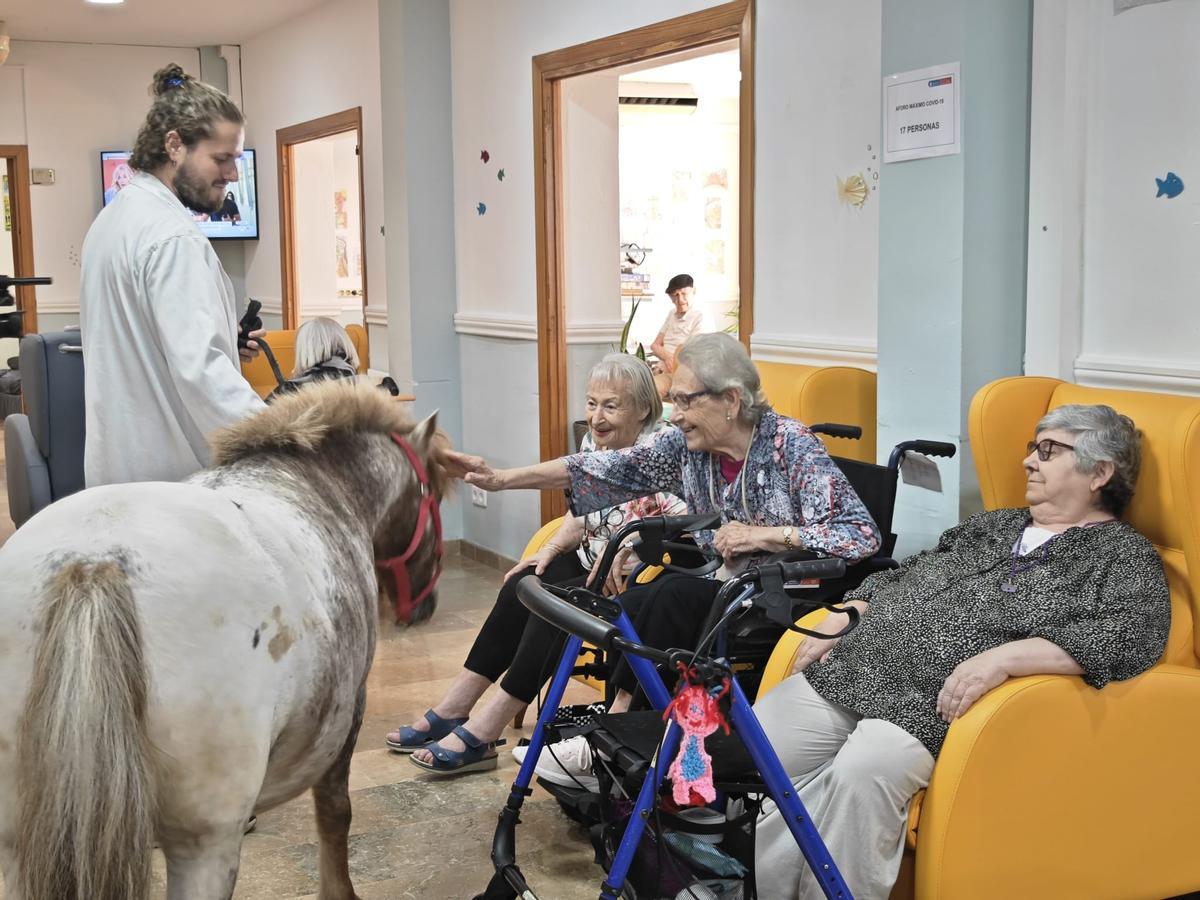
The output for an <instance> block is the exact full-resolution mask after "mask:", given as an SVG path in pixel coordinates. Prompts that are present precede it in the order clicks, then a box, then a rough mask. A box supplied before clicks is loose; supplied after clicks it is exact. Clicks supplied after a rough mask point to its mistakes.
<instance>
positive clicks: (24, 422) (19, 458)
mask: <svg viewBox="0 0 1200 900" xmlns="http://www.w3.org/2000/svg"><path fill="white" fill-rule="evenodd" d="M4 474H5V477H6V478H7V480H8V513H9V516H10V517H11V518H12V520H13V524H14V525H16V526H17V527H18V528H20V527H21V526H22V525H24V524H25V523H26V522H27V521H28V520H29V519H31V518H33V516H34V515H36V514H37V513H38V512H40V511H41V510H42V509H44V508H45V507H47V506H49V505H50V503H51V501H52V499H53V496H52V495H51V493H50V466H49V463H47V461H46V458H45V457H44V456H42V451H41V450H39V449H38V445H37V440H36V439H35V438H34V436H33V430H32V429H31V428H30V426H29V417H28V416H25V415H20V414H14V415H11V416H9V417H8V418H6V419H5V420H4Z"/></svg>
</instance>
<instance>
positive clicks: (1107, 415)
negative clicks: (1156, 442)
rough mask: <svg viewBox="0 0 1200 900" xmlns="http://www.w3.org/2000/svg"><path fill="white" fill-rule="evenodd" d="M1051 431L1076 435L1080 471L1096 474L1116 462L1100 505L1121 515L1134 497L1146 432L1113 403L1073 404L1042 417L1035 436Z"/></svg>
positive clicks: (1116, 514)
mask: <svg viewBox="0 0 1200 900" xmlns="http://www.w3.org/2000/svg"><path fill="white" fill-rule="evenodd" d="M1050 430H1059V431H1067V432H1070V433H1071V434H1072V435H1074V439H1073V440H1074V444H1075V469H1076V471H1078V472H1081V473H1083V474H1084V475H1092V474H1094V473H1095V472H1096V470H1097V469H1099V468H1100V465H1101V464H1102V463H1106V462H1108V463H1112V465H1113V474H1112V478H1110V479H1109V480H1108V483H1107V484H1105V485H1104V486H1103V487H1102V488H1100V504H1101V506H1103V507H1104V508H1105V509H1106V510H1108V511H1109V512H1110V513H1112V514H1113V515H1114V516H1120V515H1121V514H1122V513H1123V512H1124V511H1125V507H1127V506H1128V505H1129V501H1130V500H1132V499H1133V492H1134V489H1135V487H1136V486H1137V477H1138V470H1139V469H1140V468H1141V465H1142V447H1141V438H1142V433H1141V432H1140V431H1138V429H1137V426H1136V425H1134V424H1133V419H1131V418H1129V416H1123V415H1121V414H1120V413H1119V412H1117V411H1116V410H1115V409H1113V408H1112V407H1111V406H1105V405H1103V404H1095V405H1092V404H1084V403H1071V404H1068V405H1066V406H1060V407H1058V408H1057V409H1052V410H1050V412H1048V413H1046V415H1044V416H1042V418H1041V421H1039V422H1038V423H1037V429H1036V430H1035V432H1034V437H1036V436H1037V435H1038V434H1041V433H1042V432H1043V431H1050Z"/></svg>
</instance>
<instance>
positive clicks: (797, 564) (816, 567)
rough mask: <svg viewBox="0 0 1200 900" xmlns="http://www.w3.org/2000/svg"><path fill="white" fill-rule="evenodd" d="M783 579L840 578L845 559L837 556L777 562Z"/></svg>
mask: <svg viewBox="0 0 1200 900" xmlns="http://www.w3.org/2000/svg"><path fill="white" fill-rule="evenodd" d="M779 568H780V570H781V571H782V572H783V580H784V581H805V580H807V579H810V578H819V579H822V580H824V579H826V578H841V577H842V576H843V575H845V574H846V561H845V560H844V559H841V558H839V557H837V556H827V557H825V558H823V559H797V560H794V561H792V562H787V561H783V562H780V563H779Z"/></svg>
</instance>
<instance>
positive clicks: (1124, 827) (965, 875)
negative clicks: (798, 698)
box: [760, 378, 1200, 900]
mask: <svg viewBox="0 0 1200 900" xmlns="http://www.w3.org/2000/svg"><path fill="white" fill-rule="evenodd" d="M1066 403H1107V404H1108V405H1110V406H1112V407H1114V408H1115V409H1117V410H1119V411H1120V412H1123V413H1126V414H1127V415H1129V416H1131V417H1132V418H1133V420H1134V422H1136V423H1137V425H1138V427H1139V428H1140V429H1141V430H1142V432H1143V445H1142V455H1143V462H1142V473H1141V477H1140V478H1139V480H1138V491H1137V496H1136V497H1135V499H1134V502H1133V504H1132V505H1131V506H1130V509H1129V511H1128V512H1127V514H1126V518H1127V519H1128V520H1129V521H1130V522H1132V523H1133V524H1134V525H1135V526H1136V527H1137V528H1138V529H1139V530H1140V531H1141V532H1142V533H1143V534H1145V535H1146V536H1147V537H1148V538H1150V540H1151V541H1153V542H1154V544H1155V546H1156V547H1157V549H1158V551H1159V554H1160V555H1161V556H1162V558H1163V562H1164V565H1165V567H1166V570H1167V577H1168V583H1169V585H1170V589H1171V600H1172V623H1171V635H1170V638H1169V641H1168V647H1167V651H1166V654H1165V655H1164V658H1163V661H1162V662H1161V663H1159V665H1157V666H1155V667H1154V668H1153V669H1151V670H1150V671H1149V672H1146V673H1144V674H1142V675H1140V676H1139V677H1137V678H1134V679H1131V680H1129V681H1124V682H1119V683H1113V684H1110V685H1109V686H1107V687H1106V688H1104V689H1103V690H1101V691H1097V690H1094V689H1092V688H1090V687H1088V686H1087V685H1085V684H1084V683H1083V681H1082V680H1081V679H1079V678H1071V677H1066V676H1050V675H1036V676H1029V677H1025V678H1014V679H1012V680H1010V681H1008V682H1006V683H1005V684H1003V685H1001V686H1000V687H998V688H996V689H995V690H993V691H991V692H990V693H988V694H987V695H986V696H984V697H983V698H982V699H981V700H980V701H979V702H978V703H976V704H975V706H974V707H972V708H971V709H970V710H969V711H968V712H967V714H966V715H964V716H963V717H962V718H961V719H959V720H958V721H957V722H955V723H954V725H953V726H952V727H951V728H950V732H949V735H948V736H947V739H946V743H945V745H944V746H943V748H942V751H941V754H940V755H939V757H938V762H937V766H936V767H935V768H934V772H933V778H932V780H931V781H930V784H929V788H928V790H927V791H926V792H924V793H923V794H921V795H918V798H917V800H916V801H915V802H914V804H913V808H912V810H911V811H910V815H909V836H908V837H909V848H910V851H911V850H912V849H913V848H915V859H914V857H913V855H912V853H911V852H910V854H909V855H908V856H907V857H906V861H905V865H904V867H903V868H902V869H901V876H900V881H899V882H898V883H897V885H896V889H895V890H894V891H893V893H892V897H893V898H898V897H911V896H916V897H919V898H921V900H956V898H962V897H969V898H972V900H976V898H978V900H988V898H1010V897H1017V896H1020V897H1029V898H1047V900H1049V898H1055V900H1059V898H1080V900H1084V898H1086V900H1103V898H1112V900H1118V898H1119V900H1132V898H1162V897H1168V896H1173V895H1176V894H1183V893H1187V892H1188V891H1195V890H1197V889H1200V854H1197V853H1196V852H1195V843H1196V840H1197V837H1198V836H1200V778H1198V777H1197V775H1196V762H1195V753H1196V748H1197V747H1198V746H1200V658H1198V649H1200V635H1197V633H1196V630H1195V628H1194V622H1195V621H1196V614H1197V612H1198V611H1200V609H1198V606H1197V597H1198V594H1197V587H1200V400H1196V399H1193V398H1188V397H1180V396H1173V395H1167V394H1151V393H1142V392H1133V391H1113V390H1104V389H1099V388H1086V387H1080V386H1078V385H1072V384H1067V383H1065V382H1061V381H1058V380H1056V379H1050V378H1007V379H1002V380H1000V381H997V382H993V383H992V384H989V385H987V386H985V387H984V388H982V389H981V390H980V391H979V392H978V393H977V394H976V396H975V398H974V401H973V402H972V404H971V412H970V420H969V421H970V433H971V442H972V446H973V449H974V456H975V464H976V467H977V469H978V473H979V481H980V485H981V488H982V492H983V500H984V504H985V506H987V507H988V508H989V509H996V508H1000V507H1005V506H1020V505H1023V504H1024V478H1023V473H1022V470H1021V466H1020V461H1021V459H1022V458H1023V457H1024V455H1025V444H1026V442H1027V441H1028V440H1030V438H1031V437H1032V435H1033V428H1034V426H1035V425H1036V423H1037V421H1038V419H1040V418H1041V417H1042V415H1044V414H1045V413H1046V412H1047V411H1048V410H1050V409H1052V408H1054V407H1057V406H1061V405H1064V404H1066ZM805 624H811V620H810V621H806V622H805ZM799 643H800V636H798V635H793V634H789V635H787V636H786V637H785V638H784V639H783V640H782V641H781V642H780V644H779V646H778V647H777V648H776V651H775V655H774V656H772V659H771V662H770V664H769V666H768V672H767V677H765V678H764V679H763V685H762V687H761V688H760V693H761V692H764V691H766V690H767V689H769V687H771V686H773V685H774V684H775V683H776V682H777V681H778V680H779V679H780V678H782V677H785V676H786V674H787V672H788V671H790V669H791V663H792V660H793V659H794V657H795V653H796V649H797V648H798V647H799ZM768 679H769V680H768Z"/></svg>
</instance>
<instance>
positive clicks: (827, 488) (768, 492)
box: [447, 333, 879, 780]
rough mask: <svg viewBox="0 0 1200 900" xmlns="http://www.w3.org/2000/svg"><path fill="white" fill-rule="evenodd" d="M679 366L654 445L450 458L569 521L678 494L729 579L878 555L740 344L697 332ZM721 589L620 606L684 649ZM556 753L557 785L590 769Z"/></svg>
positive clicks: (667, 590) (854, 508) (671, 590)
mask: <svg viewBox="0 0 1200 900" xmlns="http://www.w3.org/2000/svg"><path fill="white" fill-rule="evenodd" d="M676 363H677V365H676V369H675V374H674V381H673V386H672V391H671V393H670V395H669V396H668V399H669V400H670V401H671V403H672V414H671V423H672V424H673V425H675V426H676V427H675V428H673V429H669V430H667V431H664V432H663V433H662V434H659V435H657V436H656V437H655V439H654V440H653V441H650V442H647V443H644V444H639V445H638V446H636V447H631V448H629V449H627V450H617V451H613V452H608V453H586V454H578V455H575V456H567V457H564V458H562V459H558V460H554V461H551V462H547V463H541V464H539V465H535V466H528V467H525V468H519V469H508V470H493V469H491V468H490V467H489V466H488V465H487V464H486V463H485V462H484V461H483V460H482V459H480V458H478V457H469V456H465V455H463V454H458V453H452V454H450V456H449V457H448V459H447V462H448V464H450V465H451V466H452V467H455V468H457V469H458V470H459V471H461V472H463V473H465V479H466V481H467V482H469V483H471V484H476V485H479V486H481V487H483V488H485V489H487V490H506V489H513V488H566V489H567V490H568V494H569V497H570V501H571V506H572V509H574V510H575V512H576V513H583V512H587V511H589V510H593V509H599V508H601V507H604V506H608V505H611V504H614V503H621V502H625V501H627V500H630V499H632V498H635V497H640V496H644V495H646V494H650V493H653V492H655V491H667V492H670V493H673V494H677V495H679V496H681V497H683V499H684V501H685V502H686V503H687V508H688V512H690V513H697V514H699V513H709V512H719V513H720V516H721V525H720V527H719V528H717V529H716V530H715V531H708V530H706V531H700V532H698V533H697V534H696V535H695V538H696V542H697V544H699V545H700V547H701V548H702V549H705V550H712V549H715V550H716V551H717V552H719V553H720V554H721V556H722V557H723V558H724V560H725V566H726V569H727V570H730V571H738V570H740V569H741V568H742V567H744V566H745V565H746V564H747V563H748V562H750V561H752V560H754V559H756V558H758V557H761V556H765V555H766V554H769V553H773V552H777V551H781V550H793V549H808V550H813V551H816V552H819V553H824V554H829V555H832V556H840V557H842V558H844V559H846V560H847V562H854V561H856V560H859V559H863V558H865V557H868V556H870V555H871V554H872V553H874V552H875V551H876V550H877V549H878V547H879V531H878V529H877V528H876V527H875V523H874V522H873V521H872V520H871V516H870V514H869V513H868V512H867V510H866V508H865V507H864V506H863V504H862V501H861V500H860V499H859V498H858V495H857V494H855V493H854V489H853V488H852V487H851V486H850V484H849V482H848V481H846V478H845V476H843V475H842V472H841V470H840V469H839V468H838V467H837V464H836V463H835V462H834V461H833V460H832V459H831V458H830V457H829V454H828V453H826V452H825V448H824V446H823V445H822V444H821V442H820V440H819V439H818V438H817V437H816V436H815V435H813V433H812V432H810V431H809V430H808V429H807V428H806V427H805V426H804V425H802V424H801V423H799V422H797V421H796V420H794V419H789V418H787V417H785V416H781V415H778V414H777V413H775V412H774V411H773V410H771V409H770V407H769V406H767V403H766V400H765V397H764V396H763V392H762V387H761V384H760V381H759V376H758V371H757V370H756V369H755V367H754V363H752V362H751V361H750V357H749V355H748V354H747V353H746V349H745V347H743V346H742V345H741V344H740V343H739V342H738V341H737V340H736V339H735V338H733V337H731V336H730V335H728V334H721V333H718V334H701V335H695V336H694V337H691V338H689V339H688V340H687V342H686V343H684V345H683V346H682V347H681V348H680V349H679V353H678V355H677V357H676ZM720 585H721V583H720V581H719V580H717V579H708V578H696V577H692V576H687V575H679V574H666V575H663V576H661V577H659V578H657V579H656V580H655V581H653V582H652V583H651V584H649V585H643V586H639V587H635V588H632V589H631V590H629V591H626V592H625V593H624V594H622V595H621V602H622V604H624V605H625V606H626V608H627V609H628V610H629V611H630V614H631V616H632V617H633V622H634V625H635V626H636V627H637V629H638V633H639V635H640V637H641V638H642V640H643V641H644V642H646V643H647V644H650V645H651V646H655V647H660V648H667V647H682V646H689V645H691V644H693V643H694V642H695V641H696V640H697V639H698V637H699V635H698V634H697V632H698V630H699V629H700V628H701V627H702V623H703V621H704V618H705V616H706V615H707V614H708V611H709V609H710V607H711V606H712V603H713V600H714V599H715V597H716V594H717V590H718V589H719V588H720ZM618 587H622V586H621V585H618ZM610 682H611V683H612V684H613V685H614V686H615V687H616V688H617V695H616V700H615V702H614V704H613V706H612V709H613V711H618V712H619V711H621V710H623V709H625V708H627V707H628V705H629V700H630V696H631V692H632V690H633V689H634V687H635V686H636V679H635V678H634V676H633V674H632V671H631V670H630V669H629V668H628V667H627V666H625V665H624V664H622V665H620V666H618V667H617V669H616V671H615V672H614V673H613V675H612V676H611V678H610ZM559 747H560V749H559V750H558V751H556V758H557V760H558V761H559V763H561V766H562V768H565V769H566V770H567V773H568V774H566V775H563V773H561V772H559V773H557V774H558V777H559V778H560V779H561V778H562V777H567V778H568V779H570V776H571V775H574V774H575V773H576V772H582V771H584V770H585V769H586V768H587V766H588V764H589V763H590V760H589V759H588V758H587V757H586V751H587V747H586V742H578V741H577V742H575V743H574V744H572V746H571V747H570V748H567V747H566V744H563V745H559ZM580 754H583V755H580ZM541 762H543V763H545V765H546V766H547V767H553V766H554V765H558V763H551V762H550V761H549V760H548V759H545V760H543V761H541ZM538 772H539V774H540V775H542V776H543V777H547V778H550V780H555V774H556V773H555V772H553V771H550V768H546V769H543V768H542V767H541V764H540V765H539V769H538Z"/></svg>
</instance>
